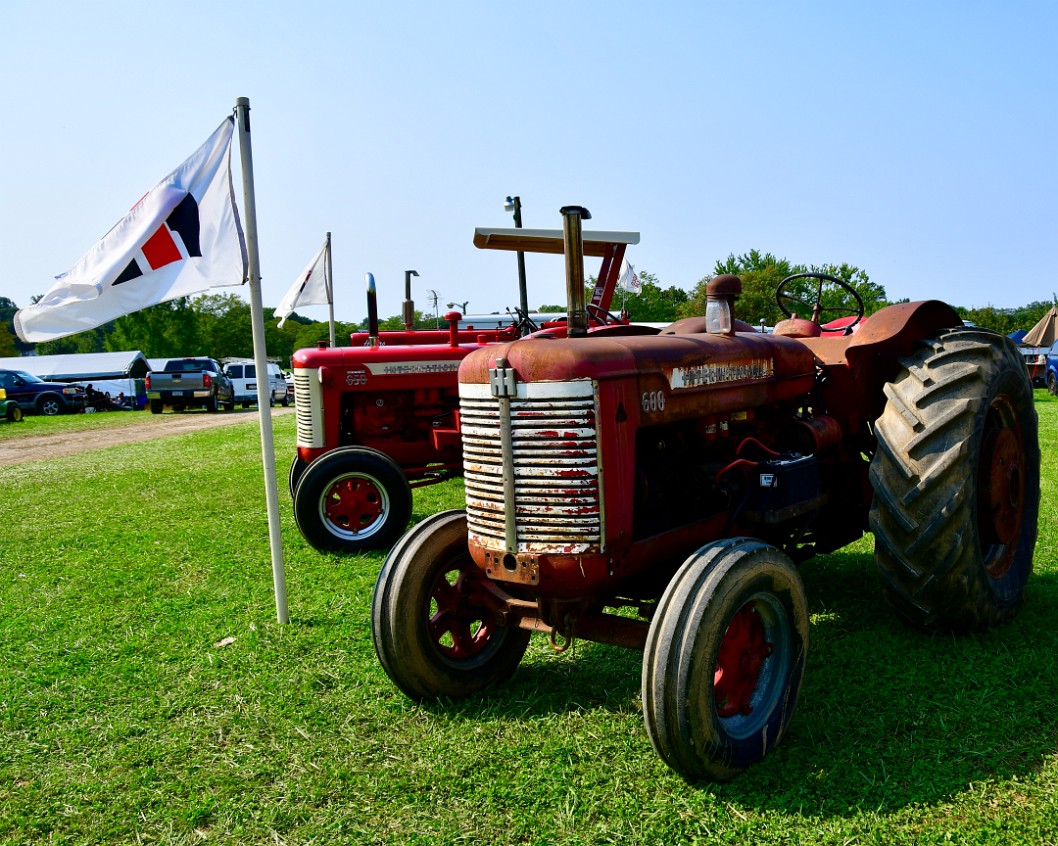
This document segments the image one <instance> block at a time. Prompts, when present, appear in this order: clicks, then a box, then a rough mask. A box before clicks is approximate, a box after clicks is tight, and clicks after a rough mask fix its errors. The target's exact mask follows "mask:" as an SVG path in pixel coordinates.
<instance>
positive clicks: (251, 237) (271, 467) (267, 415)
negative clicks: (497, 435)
mask: <svg viewBox="0 0 1058 846" xmlns="http://www.w3.org/2000/svg"><path fill="white" fill-rule="evenodd" d="M235 120H236V123H238V125H239V150H240V152H241V153H242V190H243V205H244V206H245V209H246V219H245V224H246V252H247V257H248V260H249V268H248V270H249V275H250V283H249V284H250V325H251V326H252V327H253V360H254V364H255V365H256V368H257V408H258V410H259V412H260V417H261V460H262V463H263V464H264V481H265V502H266V504H267V506H268V541H269V547H270V548H271V550H272V583H273V586H274V588H275V596H276V617H277V618H278V619H279V622H280V623H289V622H290V616H289V615H288V614H287V577H286V572H285V571H284V569H283V537H282V535H281V534H280V531H279V494H278V490H277V488H276V455H275V443H274V442H273V440H272V410H271V408H270V406H271V402H270V395H271V393H272V385H271V381H270V380H269V378H268V358H267V355H266V350H265V329H264V310H263V308H262V306H261V261H260V257H259V255H258V252H257V203H256V200H255V198H254V189H253V154H252V151H251V150H250V99H249V98H248V97H239V98H238V99H237V100H236V101H235Z"/></svg>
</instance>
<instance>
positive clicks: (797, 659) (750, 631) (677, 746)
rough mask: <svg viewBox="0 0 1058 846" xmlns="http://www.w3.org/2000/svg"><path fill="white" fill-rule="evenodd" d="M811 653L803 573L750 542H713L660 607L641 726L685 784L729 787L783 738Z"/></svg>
mask: <svg viewBox="0 0 1058 846" xmlns="http://www.w3.org/2000/svg"><path fill="white" fill-rule="evenodd" d="M807 653H808V602H807V600H806V598H805V590H804V586H803V585H802V583H801V576H800V574H799V573H798V572H797V568H796V567H795V566H794V564H793V562H792V561H790V559H789V558H787V557H786V556H785V555H784V554H783V553H782V552H780V551H779V550H777V549H775V548H774V547H771V546H768V545H767V544H765V543H762V542H761V541H758V540H754V539H752V538H730V539H727V540H722V541H716V542H714V543H710V544H706V545H705V546H703V547H702V548H701V549H699V550H698V551H697V552H696V553H694V554H693V555H692V556H691V557H690V558H688V559H687V561H685V562H684V564H683V566H682V567H681V568H680V569H679V571H678V572H677V573H676V575H675V577H674V578H673V579H672V581H671V582H670V583H669V586H668V587H667V588H666V589H665V593H664V594H663V595H662V597H661V601H660V602H659V603H658V608H657V611H656V612H655V614H654V619H653V620H652V621H651V624H650V630H649V631H648V633H647V641H646V647H645V649H644V653H643V719H644V722H645V723H646V728H647V734H648V735H649V736H650V742H651V743H652V744H653V746H654V749H655V751H656V752H657V753H658V755H660V756H661V758H662V760H664V761H665V763H666V764H668V765H669V767H671V768H672V769H673V770H675V771H676V772H678V773H680V774H681V775H683V776H684V777H685V778H688V779H701V778H706V779H712V780H714V781H727V780H728V779H731V778H734V777H735V776H736V775H738V774H739V773H740V772H742V771H743V770H744V769H746V767H749V766H750V765H752V764H755V763H757V762H758V761H760V760H761V759H762V758H763V757H764V756H765V755H767V754H768V752H770V751H771V750H772V749H773V748H774V747H775V746H776V745H777V744H778V743H779V741H781V740H782V738H783V736H784V735H785V733H786V729H787V727H788V726H789V723H790V718H791V717H792V716H793V712H794V709H795V707H796V705H797V696H798V693H799V692H800V689H801V681H802V679H803V678H804V671H805V659H806V657H807Z"/></svg>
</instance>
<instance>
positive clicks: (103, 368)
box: [0, 350, 151, 382]
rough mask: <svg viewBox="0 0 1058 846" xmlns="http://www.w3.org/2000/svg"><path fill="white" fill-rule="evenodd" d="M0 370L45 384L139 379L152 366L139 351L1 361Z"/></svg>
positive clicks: (32, 357)
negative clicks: (35, 378)
mask: <svg viewBox="0 0 1058 846" xmlns="http://www.w3.org/2000/svg"><path fill="white" fill-rule="evenodd" d="M0 370H23V371H25V372H26V373H32V374H33V375H34V376H37V377H39V378H41V379H44V380H45V381H47V382H84V381H89V380H93V379H94V380H106V379H142V378H143V377H144V376H146V375H147V374H148V373H149V372H150V370H151V366H150V365H149V364H148V363H147V359H146V358H144V356H143V353H141V352H140V351H139V350H130V351H129V352H102V353H70V354H67V355H29V356H21V357H18V358H0Z"/></svg>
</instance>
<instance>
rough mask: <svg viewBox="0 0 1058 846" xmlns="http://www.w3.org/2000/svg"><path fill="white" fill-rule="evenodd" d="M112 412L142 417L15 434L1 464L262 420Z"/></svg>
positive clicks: (1, 446) (245, 414)
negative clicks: (81, 427)
mask: <svg viewBox="0 0 1058 846" xmlns="http://www.w3.org/2000/svg"><path fill="white" fill-rule="evenodd" d="M110 413H118V414H135V415H136V417H137V418H138V419H137V421H136V422H135V423H131V424H128V425H122V426H108V427H106V428H100V429H96V430H84V431H80V432H76V433H71V432H64V433H61V434H56V435H42V434H39V433H38V434H36V435H33V436H31V437H24V438H11V439H7V440H3V441H0V467H3V466H5V465H9V464H23V463H24V462H27V461H38V460H40V459H44V458H60V457H62V456H66V455H74V454H76V453H79V452H87V451H88V450H92V449H102V448H103V447H108V446H116V445H118V444H131V443H136V442H137V441H150V440H155V439H156V438H168V437H171V436H173V435H183V434H186V433H188V432H197V431H199V430H200V429H213V428H216V427H217V426H231V425H234V424H236V423H256V422H257V420H258V415H257V409H256V408H253V409H244V410H242V411H228V412H223V413H219V414H209V413H208V412H180V413H169V412H166V413H164V414H149V413H147V412H145V411H135V412H133V411H129V412H110ZM293 413H294V409H293V408H279V407H276V408H273V409H272V417H281V416H283V415H285V414H293ZM12 425H18V424H12Z"/></svg>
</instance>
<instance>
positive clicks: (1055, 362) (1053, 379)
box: [1043, 341, 1058, 395]
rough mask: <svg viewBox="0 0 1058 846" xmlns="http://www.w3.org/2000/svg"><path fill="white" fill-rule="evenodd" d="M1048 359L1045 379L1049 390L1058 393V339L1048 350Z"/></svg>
mask: <svg viewBox="0 0 1058 846" xmlns="http://www.w3.org/2000/svg"><path fill="white" fill-rule="evenodd" d="M1046 361H1047V364H1046V367H1044V374H1043V381H1044V383H1045V384H1046V385H1047V390H1048V391H1050V392H1051V393H1052V394H1055V395H1058V341H1055V342H1054V344H1052V345H1051V348H1050V349H1049V350H1047V358H1046Z"/></svg>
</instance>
